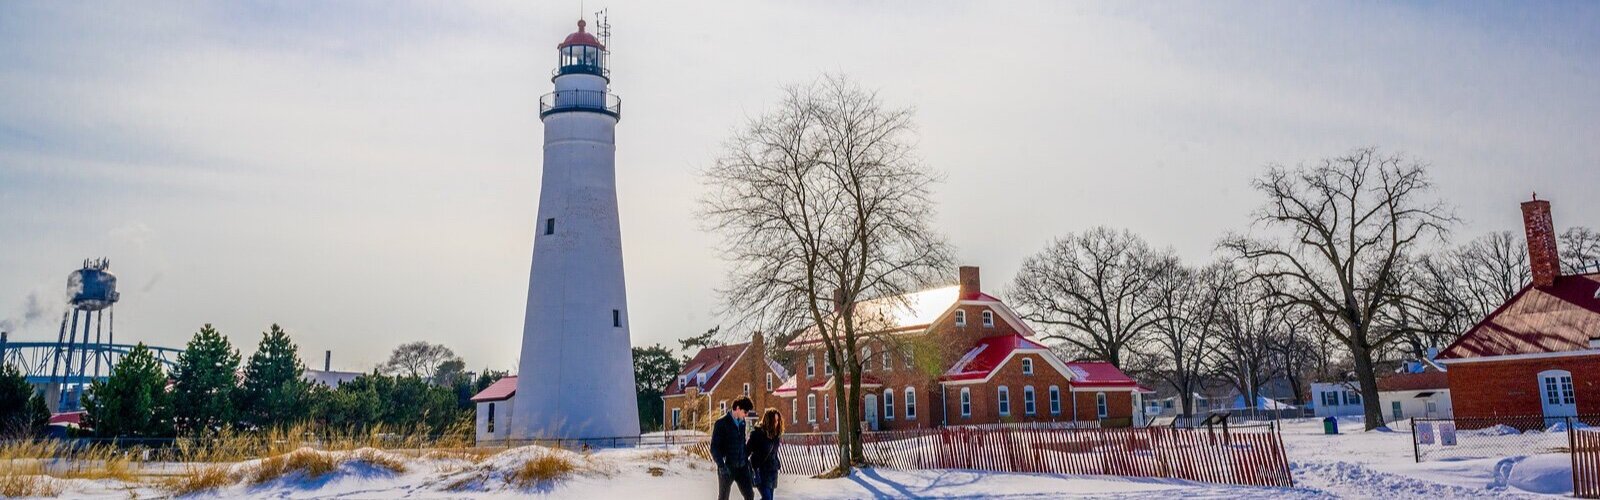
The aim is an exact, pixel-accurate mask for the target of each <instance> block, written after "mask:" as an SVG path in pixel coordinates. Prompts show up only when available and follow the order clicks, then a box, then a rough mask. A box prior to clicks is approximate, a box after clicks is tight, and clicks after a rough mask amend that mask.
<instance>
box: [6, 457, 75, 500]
mask: <svg viewBox="0 0 1600 500" xmlns="http://www.w3.org/2000/svg"><path fill="white" fill-rule="evenodd" d="M60 494H61V482H60V481H58V480H57V479H56V478H53V477H50V476H48V475H45V473H44V466H43V465H42V464H40V463H38V462H34V461H32V460H26V459H25V460H23V461H13V460H7V461H6V462H5V463H4V464H3V465H0V497H6V498H17V497H53V496H58V495H60Z"/></svg>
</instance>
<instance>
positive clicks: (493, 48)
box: [0, 0, 1600, 370]
mask: <svg viewBox="0 0 1600 500" xmlns="http://www.w3.org/2000/svg"><path fill="white" fill-rule="evenodd" d="M587 4H588V5H587V9H588V10H591V11H592V10H597V9H598V8H600V7H609V9H610V14H611V16H610V19H611V24H612V26H613V31H614V34H613V37H612V40H611V47H612V49H613V53H612V58H611V62H612V76H613V81H612V85H613V90H614V91H615V92H616V93H617V94H618V95H620V96H621V98H622V100H623V102H624V110H625V113H624V115H623V119H622V122H621V124H620V125H619V126H618V129H617V170H618V172H617V177H618V184H619V185H618V189H619V196H620V198H621V210H622V226H623V242H624V249H625V253H626V259H627V260H626V268H627V279H628V283H627V286H628V292H629V293H628V298H629V305H630V307H631V309H630V317H631V319H632V327H633V330H632V331H633V341H634V343H635V344H636V345H647V344H652V343H657V342H661V343H667V344H669V345H673V346H674V347H675V344H673V342H672V341H673V340H674V339H676V338H679V337H683V336H686V335H689V334H693V333H697V332H700V331H703V330H705V329H706V328H708V327H711V326H713V325H716V324H718V323H719V322H722V321H720V320H719V318H718V317H717V315H716V312H717V310H718V307H717V306H718V304H717V302H716V301H717V297H716V295H715V288H716V286H717V285H718V284H719V282H720V280H721V277H722V273H723V270H724V266H723V264H722V263H721V262H720V261H719V259H718V257H717V254H716V252H715V251H714V249H715V244H716V241H717V240H716V238H715V236H714V235H710V234H707V233H705V232H703V231H702V230H701V225H700V224H699V223H698V222H697V221H696V220H695V217H694V210H695V200H696V199H697V198H698V197H699V196H700V194H701V192H702V188H701V186H700V182H699V181H700V178H699V175H698V172H699V171H700V170H701V169H703V168H704V167H706V166H707V165H708V164H709V163H710V162H711V160H712V159H713V158H714V157H715V155H716V154H717V152H718V148H719V143H720V142H721V141H722V140H723V138H725V137H727V136H728V134H729V132H730V131H731V130H732V129H733V128H734V127H736V126H737V125H738V124H739V123H740V122H741V121H742V120H743V119H744V118H745V117H747V116H750V115H752V114H755V113H758V112H760V111H761V110H763V109H765V108H767V107H768V106H769V105H770V103H772V102H773V101H774V100H775V99H776V98H777V96H778V87H779V86H781V85H783V84H785V83H794V82H806V81H810V80H812V79H814V78H815V77H816V76H817V75H819V74H821V73H823V72H836V73H843V74H847V75H850V76H852V77H854V78H856V79H857V80H859V81H860V82H861V83H863V84H864V85H867V86H870V87H874V88H877V89H880V90H881V91H882V95H883V96H884V97H885V98H886V99H887V100H889V101H890V102H892V103H894V104H897V105H903V106H911V107H914V108H915V109H916V110H917V122H918V124H919V128H920V131H919V142H920V154H921V156H922V157H923V158H924V159H925V161H926V163H927V164H928V165H929V166H930V167H932V168H933V169H936V170H938V171H940V172H942V173H943V174H944V175H945V176H946V181H945V182H944V183H943V184H942V185H940V186H939V188H938V190H937V195H936V199H937V200H938V202H939V219H938V221H939V224H940V227H941V229H942V230H943V231H945V232H946V234H947V235H948V236H949V238H950V240H951V241H952V243H954V244H955V245H956V247H957V249H958V252H957V255H958V256H959V258H960V261H961V262H963V263H967V264H971V265H978V266H981V267H982V270H983V282H984V284H985V288H986V289H987V290H989V291H994V292H1003V291H1004V285H1005V284H1006V283H1007V282H1009V281H1010V280H1011V278H1012V274H1013V273H1014V272H1015V270H1016V268H1017V266H1018V265H1019V264H1020V262H1021V260H1022V259H1023V258H1024V257H1025V256H1026V255H1028V254H1031V253H1033V252H1036V251H1038V250H1039V249H1041V248H1042V247H1043V246H1044V245H1045V244H1046V243H1047V242H1048V241H1049V240H1050V239H1051V238H1053V237H1055V236H1059V235H1062V234H1066V233H1070V232H1076V231H1081V230H1083V229H1085V228H1088V227H1092V226H1095V225H1109V226H1113V227H1122V228H1129V229H1132V230H1134V231H1136V232H1138V233H1140V234H1142V235H1143V236H1144V237H1145V238H1147V239H1148V240H1150V241H1151V242H1152V243H1153V244H1156V245H1158V246H1170V247H1172V248H1174V249H1176V250H1177V251H1178V252H1179V253H1180V254H1181V255H1183V256H1184V257H1185V258H1186V259H1189V260H1190V261H1193V262H1203V261H1206V260H1209V259H1211V253H1212V248H1213V245H1214V243H1215V242H1216V240H1217V238H1218V237H1219V236H1221V235H1222V234H1223V233H1224V232H1226V231H1229V230H1242V229H1246V228H1247V226H1248V224H1249V213H1250V211H1251V210H1252V209H1253V208H1254V207H1255V206H1256V205H1257V204H1258V203H1259V202H1260V200H1261V199H1260V197H1259V196H1257V195H1256V194H1255V193H1254V192H1252V191H1251V190H1250V189H1249V182H1250V179H1251V178H1252V177H1254V176H1255V175H1257V174H1259V173H1260V172H1261V170H1262V168H1263V166H1264V165H1266V164H1268V163H1270V162H1279V163H1285V164H1294V163H1298V162H1301V161H1309V160H1315V159H1317V158H1322V157H1327V156H1332V155H1337V154H1340V153H1343V152H1346V151H1348V150H1350V149H1351V148H1354V147H1357V146H1367V145H1373V146H1380V147H1382V148H1384V149H1385V150H1387V151H1392V152H1403V153H1406V154H1408V155H1413V156H1415V157H1417V158H1420V159H1423V160H1425V161H1427V162H1429V163H1431V164H1432V165H1433V168H1432V173H1433V176H1434V177H1435V180H1436V181H1437V185H1438V190H1437V193H1438V194H1439V196H1441V197H1443V198H1445V199H1447V200H1448V201H1450V202H1451V203H1453V204H1454V205H1455V206H1456V208H1457V213H1458V214H1459V215H1460V216H1461V217H1462V218H1464V219H1465V221H1466V223H1465V224H1464V225H1463V226H1461V227H1460V228H1458V231H1457V234H1458V236H1459V237H1461V238H1467V237H1472V236H1476V235H1478V234H1481V233H1483V232H1486V231H1490V230H1499V229H1513V230H1519V229H1520V219H1519V212H1518V209H1517V203H1518V202H1520V201H1523V200H1525V199H1527V198H1528V196H1529V194H1530V192H1532V191H1538V193H1539V196H1540V197H1541V198H1546V199H1550V200H1552V202H1553V203H1554V212H1555V218H1556V224H1557V226H1558V227H1566V226H1571V225H1587V226H1600V198H1597V197H1596V196H1595V194H1596V188H1597V186H1600V124H1597V120H1600V64H1597V63H1600V4H1595V3H1592V2H1589V3H1579V2H1573V3H1557V4H1533V3H1524V2H1518V3H1511V4H1467V3H1459V2H1445V3H1429V4H1422V5H1390V4H1380V3H1367V2H1363V3H1359V4H1309V3H1302V2H1264V3H1258V4H1250V3H1245V4H1223V3H1216V2H1203V3H1202V2H1183V3H1177V4H1161V3H1148V2H1139V3H1130V2H1123V3H1116V4H1088V3H1066V2H1048V3H1017V4H1002V3H999V2H971V3H954V2H904V3H902V2H803V3H801V2H786V3H757V2H729V3H726V4H721V5H708V4H704V3H699V2H696V3H689V2H660V1H641V2H620V1H618V2H610V3H603V2H599V1H595V0H590V1H588V2H587ZM579 13H580V7H579V4H578V2H551V1H537V2H534V1H522V2H505V3H462V2H428V3H421V4H408V3H398V2H389V1H382V2H333V3H327V2H261V3H243V2H206V3H183V2H147V3H138V4H136V3H133V2H99V3H94V4H92V5H88V4H85V3H81V2H45V1H40V2H22V1H8V2H3V3H0V320H4V321H5V322H6V323H5V325H7V327H8V328H9V329H10V330H12V331H13V334H12V339H14V340H46V339H51V340H53V339H54V338H55V335H56V331H57V327H58V325H59V321H60V317H61V314H62V312H63V310H64V306H63V305H62V302H63V294H64V291H63V290H64V288H65V280H66V276H67V274H68V273H69V272H71V271H72V270H73V269H75V268H76V266H77V265H78V264H79V263H80V261H81V260H82V259H84V258H88V257H102V256H104V257H109V258H110V259H111V262H112V267H111V269H112V271H113V272H115V273H116V274H117V275H118V276H119V277H120V278H121V284H120V288H121V291H122V301H121V302H120V303H119V304H118V305H117V307H116V315H117V331H118V336H117V340H118V341H135V340H142V341H145V342H148V343H152V344H157V345H166V346H172V347H181V346H182V344H183V343H184V342H185V341H187V339H188V338H189V337H190V335H192V334H193V332H194V331H196V330H197V329H199V327H200V326H201V325H202V324H204V323H212V324H214V325H216V326H217V327H218V328H219V329H220V330H222V332H223V333H225V334H227V335H228V336H229V337H231V338H232V339H233V341H234V343H235V344H236V345H239V346H240V347H242V348H243V349H244V350H245V351H246V352H247V353H248V352H251V351H253V350H254V347H255V343H256V342H257V341H258V340H259V337H260V332H261V331H263V330H265V329H266V328H267V326H268V325H269V324H271V323H274V322H276V323H280V324H282V325H284V327H285V328H287V329H288V330H289V332H290V333H291V334H292V335H293V336H294V338H295V340H296V341H297V342H298V343H299V345H300V347H301V350H302V353H303V354H304V355H305V357H306V359H307V360H308V361H309V362H310V364H312V365H314V366H319V365H320V362H321V352H322V351H323V350H326V349H331V350H333V351H334V365H335V369H346V370H368V369H371V368H372V367H373V366H374V365H375V364H376V363H378V362H380V361H381V360H382V359H383V358H384V357H385V356H386V355H387V353H388V351H389V350H390V349H392V348H393V347H394V346H395V345H397V344H399V343H401V342H405V341H411V340H427V341H430V342H438V343H444V344H446V345H449V346H450V347H452V348H454V349H455V350H456V352H457V353H459V354H461V355H462V356H464V357H465V358H466V359H467V362H468V365H469V366H470V367H471V368H472V369H480V368H483V367H491V368H498V369H507V368H514V363H515V361H516V359H515V357H516V356H517V352H518V351H519V349H520V340H519V339H520V336H521V332H522V315H523V303H524V300H525V298H526V294H527V280H528V265H529V262H530V251H531V248H532V238H533V228H534V224H535V222H534V220H533V218H534V211H535V207H536V206H537V203H538V199H537V198H538V197H537V194H538V186H539V178H540V177H539V176H540V170H539V169H540V147H541V144H540V143H541V137H542V129H541V125H540V122H539V120H538V114H537V99H538V97H539V95H541V94H544V93H546V92H549V91H550V90H551V86H550V79H549V76H550V71H551V70H552V69H553V67H554V63H555V60H556V53H555V45H556V43H558V42H559V41H560V40H561V39H562V38H563V37H565V36H566V34H567V33H570V32H571V31H573V29H574V22H575V21H576V20H577V17H578V15H579Z"/></svg>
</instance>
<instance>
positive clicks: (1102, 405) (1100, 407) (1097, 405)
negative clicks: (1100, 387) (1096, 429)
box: [1094, 392, 1108, 418]
mask: <svg viewBox="0 0 1600 500" xmlns="http://www.w3.org/2000/svg"><path fill="white" fill-rule="evenodd" d="M1094 411H1095V414H1096V415H1099V416H1100V418H1106V415H1108V413H1106V393H1104V392H1097V393H1095V395H1094Z"/></svg>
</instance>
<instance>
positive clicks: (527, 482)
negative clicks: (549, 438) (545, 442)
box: [506, 452, 578, 488]
mask: <svg viewBox="0 0 1600 500" xmlns="http://www.w3.org/2000/svg"><path fill="white" fill-rule="evenodd" d="M577 470H578V463H577V462H575V461H573V460H572V459H571V458H568V457H566V456H565V455H562V454H557V453H549V452H545V453H540V454H539V456H536V457H533V458H530V459H528V460H527V461H524V462H522V464H521V465H518V466H517V467H516V468H515V469H512V470H511V472H509V473H507V474H506V482H508V483H511V484H512V485H513V486H516V487H518V488H531V487H536V486H544V485H549V484H551V483H554V482H556V481H560V480H562V479H566V478H567V477H568V476H571V475H572V473H574V472H577Z"/></svg>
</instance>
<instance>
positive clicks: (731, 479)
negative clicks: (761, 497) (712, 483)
mask: <svg viewBox="0 0 1600 500" xmlns="http://www.w3.org/2000/svg"><path fill="white" fill-rule="evenodd" d="M729 484H738V485H739V495H740V496H743V497H744V500H751V494H752V492H751V491H750V467H749V466H744V467H725V468H723V469H722V470H720V471H717V500H728V485H729Z"/></svg>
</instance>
